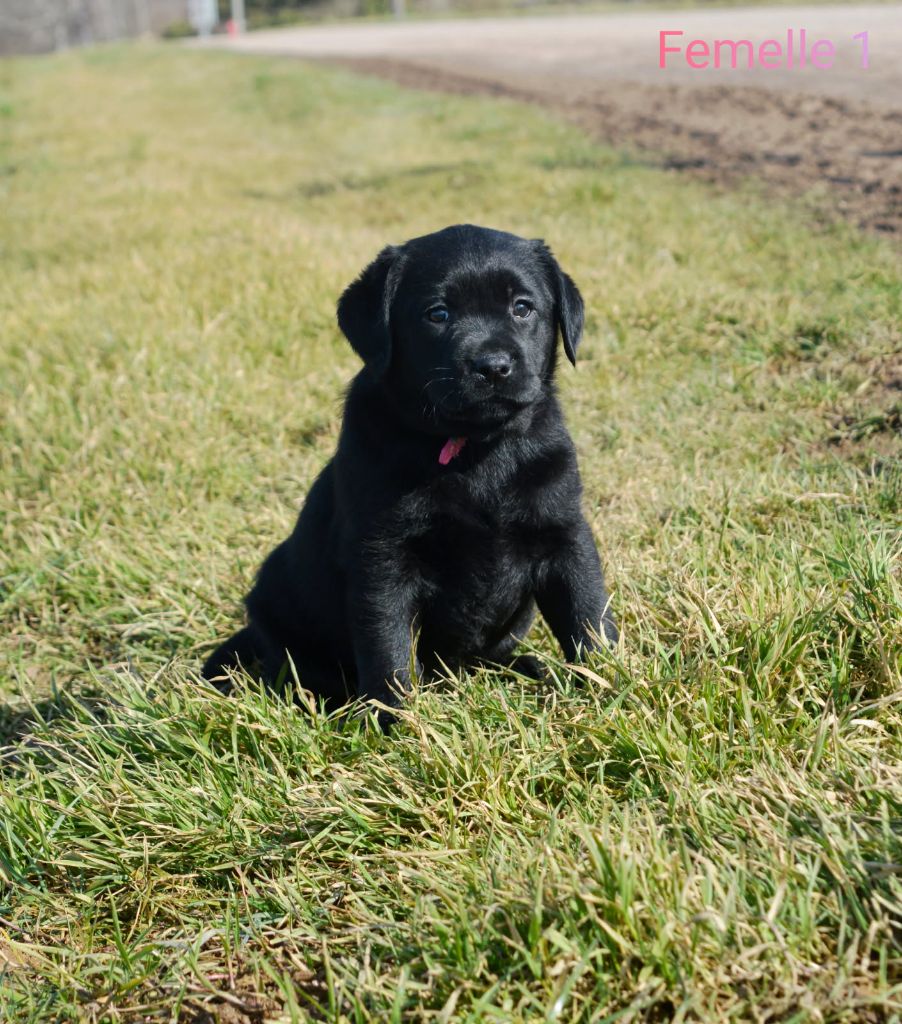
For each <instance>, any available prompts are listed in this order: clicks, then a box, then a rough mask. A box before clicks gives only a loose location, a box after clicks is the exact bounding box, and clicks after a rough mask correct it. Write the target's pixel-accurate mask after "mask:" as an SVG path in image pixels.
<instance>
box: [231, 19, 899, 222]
mask: <svg viewBox="0 0 902 1024" xmlns="http://www.w3.org/2000/svg"><path fill="white" fill-rule="evenodd" d="M803 28H804V29H805V30H806V34H807V40H808V43H809V52H810V46H811V45H812V44H813V42H814V41H816V40H818V39H827V40H829V41H831V42H832V43H833V44H834V46H835V49H836V55H835V66H834V67H832V68H830V69H829V70H818V69H815V68H813V67H812V66H811V63H810V57H809V60H808V63H807V65H806V66H805V67H804V68H799V67H798V57H797V58H796V61H795V66H794V67H793V68H791V69H789V68H785V67H784V68H781V69H762V68H760V67H756V68H753V69H752V70H748V69H742V70H733V69H730V68H728V67H723V68H720V69H714V68H708V69H706V70H692V69H690V68H689V67H688V66H687V64H686V62H685V58H684V57H682V55H680V54H676V55H673V56H671V57H669V58H668V66H667V68H665V69H661V68H660V67H659V66H658V63H659V33H660V32H661V31H662V30H674V31H683V32H684V36H683V37H682V41H683V44H684V47H685V45H686V44H687V43H688V42H689V41H690V40H692V39H704V40H706V41H707V42H708V43H709V45H710V44H713V41H714V40H715V39H733V40H738V39H748V40H750V41H751V42H752V43H753V44H754V45H755V47H757V46H758V44H760V43H761V42H763V41H764V40H766V39H777V40H779V41H781V42H782V43H783V44H784V46H785V40H786V38H787V30H789V29H792V30H793V33H794V36H793V38H794V41H795V42H796V45H797V44H798V40H799V30H800V29H803ZM862 32H867V33H868V50H869V53H868V67H867V69H864V68H862V66H861V63H862V48H861V46H862V44H861V42H860V41H856V40H854V39H853V37H854V36H855V35H857V34H859V33H862ZM677 39H678V37H671V38H670V39H669V42H671V43H673V42H675V41H676V40H677ZM211 45H216V46H226V47H229V48H232V49H235V50H239V51H246V52H256V53H273V54H284V55H296V56H302V57H306V58H314V59H324V60H330V61H335V62H338V63H341V64H343V65H345V66H349V67H353V68H355V69H357V70H360V71H364V72H368V73H371V74H376V75H380V76H382V77H387V78H390V79H392V80H394V81H397V82H400V83H402V84H404V85H410V86H415V87H418V88H431V89H439V90H443V91H450V92H463V93H490V94H496V95H510V96H513V97H516V98H519V99H525V100H529V101H531V102H536V103H539V104H541V105H543V106H546V107H550V108H552V109H554V110H556V111H559V112H560V113H562V114H564V115H565V116H566V117H568V118H571V119H573V120H575V121H577V122H579V123H580V124H583V125H584V126H585V127H586V128H588V129H589V130H591V131H592V132H594V133H595V134H596V135H598V137H599V138H601V139H603V140H605V141H607V142H610V143H611V144H613V145H616V146H620V147H625V148H627V149H631V150H633V151H636V152H639V153H641V154H643V156H644V157H645V158H646V159H648V160H651V161H652V162H655V163H660V164H663V165H664V166H667V167H672V168H674V169H678V170H681V171H687V172H690V173H692V174H694V175H697V176H701V177H703V178H705V179H707V180H710V181H715V182H723V183H727V184H735V183H738V182H741V181H742V180H744V179H747V178H753V179H756V180H758V181H761V182H764V183H765V184H766V185H767V186H768V187H770V188H772V189H773V190H774V191H776V192H777V193H779V194H790V195H799V194H804V193H809V192H810V191H811V190H812V189H814V190H815V196H817V195H820V197H821V201H820V203H819V204H818V205H819V207H820V208H821V209H827V210H830V211H835V210H838V211H839V212H840V213H841V214H842V215H843V216H845V217H847V218H849V219H851V220H852V221H854V222H855V223H857V224H860V225H862V226H863V227H867V228H870V229H872V230H876V231H882V232H889V233H896V234H902V5H900V4H887V5H881V6H835V7H821V8H819V7H774V8H753V9H746V8H736V9H732V10H715V11H687V12H682V11H669V12H649V11H644V12H635V13H628V14H595V15H578V16H577V15H573V16H555V17H518V18H491V19H479V20H476V21H472V20H470V21H467V20H449V21H428V22H410V23H402V24H397V25H396V24H384V23H383V24H365V25H330V26H319V27H305V28H292V29H281V30H274V31H267V32H258V33H253V34H251V35H248V36H245V37H244V38H241V39H237V40H227V39H216V40H214V41H213V43H212V44H211Z"/></svg>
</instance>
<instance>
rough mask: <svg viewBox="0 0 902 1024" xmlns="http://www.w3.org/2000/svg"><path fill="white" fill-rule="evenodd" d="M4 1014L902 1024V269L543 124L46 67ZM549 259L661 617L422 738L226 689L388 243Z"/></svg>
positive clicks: (5, 553) (5, 632)
mask: <svg viewBox="0 0 902 1024" xmlns="http://www.w3.org/2000/svg"><path fill="white" fill-rule="evenodd" d="M0 209H2V218H0V247H2V250H0V252H2V267H3V272H2V275H0V338H2V346H0V429H2V437H0V441H2V444H0V610H2V611H0V614H2V623H3V628H2V630H0V672H2V679H0V695H2V707H0V743H3V744H5V747H4V749H3V751H2V758H0V1019H3V1020H9V1021H14V1022H16V1024H19V1022H28V1024H32V1022H35V1024H36V1022H42V1024H43V1022H48V1024H49V1022H66V1021H82V1020H84V1021H117V1022H118V1021H123V1022H137V1021H167V1020H172V1021H175V1020H179V1021H193V1022H197V1024H201V1022H207V1024H212V1022H222V1024H239V1022H242V1024H245V1022H246V1024H259V1022H262V1021H305V1020H326V1021H334V1022H338V1021H347V1022H354V1024H359V1022H363V1021H374V1022H382V1021H398V1022H401V1021H411V1022H414V1021H415V1022H427V1021H428V1022H435V1024H439V1022H463V1021H467V1022H476V1021H496V1022H517V1021H561V1022H576V1021H580V1022H589V1021H594V1022H602V1021H618V1022H623V1024H628V1022H632V1021H669V1020H677V1021H710V1022H720V1021H725V1020H728V1019H731V1020H736V1021H762V1022H763V1021H770V1020H779V1021H798V1022H801V1021H818V1022H829V1021H850V1022H852V1021H854V1022H860V1021H863V1022H881V1021H887V1022H889V1021H898V1020H900V1015H902V945H900V937H902V910H900V907H902V760H900V757H902V572H900V567H902V540H900V537H902V530H900V527H902V460H900V454H902V441H900V433H899V431H900V421H902V419H900V418H902V390H900V388H902V357H900V351H902V260H900V256H899V252H898V249H893V248H892V247H891V245H890V244H889V243H886V242H879V241H877V240H874V239H870V238H866V237H863V236H861V235H858V234H856V233H855V232H854V231H853V230H852V229H850V228H846V227H843V226H824V225H823V224H817V223H814V222H812V221H810V220H809V219H808V217H807V214H806V207H805V205H804V204H802V205H799V206H796V207H793V208H788V207H785V206H777V205H773V204H770V203H767V202H766V201H765V200H764V199H763V198H762V197H761V196H759V195H758V194H756V192H755V190H754V189H753V188H752V187H749V188H747V189H744V190H742V191H740V192H738V193H730V194H719V193H715V192H712V191H710V190H706V189H705V188H704V187H702V186H701V185H698V184H693V183H687V182H686V181H684V180H682V179H681V178H679V177H676V176H673V175H668V174H666V173H663V172H659V171H656V170H654V169H651V168H648V167H643V166H641V165H640V164H638V163H636V162H634V161H631V160H629V159H628V158H626V157H623V156H621V155H619V154H617V153H615V152H611V151H609V150H605V149H603V148H600V147H598V146H596V145H595V144H593V143H592V142H591V141H589V140H587V139H586V138H584V137H583V136H582V135H581V134H580V133H579V132H578V131H577V130H576V129H574V128H572V127H569V126H565V125H563V124H559V123H557V122H555V121H554V120H553V119H551V118H550V117H549V116H547V115H545V114H542V113H540V112H537V111H535V110H533V109H530V108H528V107H524V106H521V105H518V104H516V103H513V102H500V101H491V100H481V99H464V98H449V97H437V96H433V95H427V94H417V93H413V92H402V91H400V90H399V89H397V88H395V87H393V86H391V85H388V84H386V83H384V82H376V81H368V80H365V79H360V78H355V77H353V76H351V75H349V74H346V73H343V72H338V71H333V70H328V69H323V68H315V69H314V68H312V67H309V66H305V65H303V64H301V63H296V62H289V61H279V60H267V59H251V58H236V57H232V56H229V55H222V54H200V53H192V52H188V51H181V50H174V49H165V48H162V47H153V46H150V45H147V46H132V47H126V46H123V47H113V48H109V49H100V50H95V51H87V52H83V53H72V54H68V55H64V56H55V57H52V58H45V59H36V60H27V61H15V62H6V63H5V64H2V65H0ZM458 221H473V222H476V223H484V224H488V225H491V226H495V227H502V228H505V229H508V230H512V231H515V232H517V233H521V234H526V235H530V236H542V237H544V238H546V239H547V240H548V242H549V243H550V244H551V245H552V247H553V248H554V249H555V251H556V252H557V254H558V255H559V257H560V259H561V262H562V263H563V265H564V266H565V267H566V268H567V269H568V270H570V272H571V273H572V274H573V276H574V277H575V278H576V280H577V282H578V283H579V285H580V286H581V288H582V290H583V292H584V295H585V297H586V300H587V306H588V310H589V315H588V330H587V336H586V339H585V342H584V346H583V349H582V351H581V354H582V359H581V361H580V363H579V365H578V367H577V369H576V370H572V369H571V368H570V367H569V366H567V365H564V366H563V367H562V369H561V374H560V376H561V391H562V396H563V401H564V405H565V408H566V410H567V413H568V419H569V423H570V426H571V429H572V432H573V435H574V438H575V440H576V444H577V447H578V449H579V452H580V457H581V462H582V468H583V475H584V480H585V485H586V497H585V504H586V511H587V513H588V515H589V518H590V520H591V522H592V524H593V527H594V529H595V531H596V535H597V539H598V544H599V547H600V549H601V551H602V554H603V558H604V561H605V564H606V566H607V570H608V576H609V580H610V583H611V587H612V591H613V599H614V604H615V609H616V613H617V615H618V617H619V618H620V620H621V623H622V626H623V640H622V644H621V647H620V649H619V650H618V651H616V652H614V653H611V654H604V655H598V656H597V657H595V658H594V660H593V661H591V662H590V663H589V665H588V667H587V668H586V669H585V670H584V671H581V672H575V671H573V670H571V669H570V668H569V667H568V666H566V665H565V664H562V663H561V662H560V660H559V655H558V652H557V651H556V650H555V648H554V646H553V644H552V643H551V641H550V639H549V636H548V634H547V632H546V631H545V629H544V628H543V627H541V626H540V627H539V628H537V629H536V630H535V631H534V633H533V634H532V636H531V638H530V643H531V644H532V645H534V647H535V649H536V650H537V651H538V652H539V654H540V655H541V656H542V657H544V658H545V659H546V661H547V664H548V667H549V670H550V673H551V680H550V681H549V682H548V683H547V684H543V685H539V684H536V683H533V682H529V681H526V680H524V679H520V678H516V677H514V676H512V675H509V674H504V673H493V672H488V671H481V672H478V673H474V674H473V675H469V676H466V677H464V678H459V679H453V680H446V681H444V682H443V683H442V684H440V685H433V686H428V687H427V686H423V687H421V688H420V690H419V692H418V693H417V694H416V696H415V698H414V699H413V700H412V701H411V703H410V705H409V709H408V711H407V712H405V713H404V719H403V723H402V724H401V726H400V727H399V728H398V729H397V730H396V731H395V732H394V733H393V734H392V735H391V736H389V737H385V736H383V735H381V734H380V733H379V732H378V731H377V730H376V729H374V728H373V727H372V723H371V722H368V721H367V720H366V719H361V718H356V719H344V720H338V719H333V720H329V719H326V718H325V717H323V716H322V715H321V714H317V713H315V711H314V712H307V711H304V710H302V709H300V708H298V707H296V706H293V705H291V704H288V703H285V702H283V701H282V700H281V699H279V698H277V697H274V696H270V695H267V694H266V693H263V692H260V691H259V690H258V689H257V688H255V687H254V685H253V684H251V683H250V682H248V684H247V685H246V686H245V687H244V688H243V689H242V690H241V691H240V692H239V694H238V695H237V696H236V697H232V698H225V697H221V696H219V695H218V694H217V693H215V692H213V691H212V690H211V689H210V688H209V687H208V686H206V685H205V684H204V683H202V682H201V681H200V680H199V679H198V668H199V663H200V660H201V658H202V656H203V653H204V652H205V651H207V650H209V649H210V647H211V646H212V645H213V643H214V642H215V641H216V639H217V638H222V637H223V636H224V635H226V633H227V632H229V631H230V630H232V629H233V628H234V627H235V626H236V625H237V623H238V622H239V621H240V616H241V607H240V601H241V597H242V594H243V593H244V591H245V590H246V588H247V586H248V584H249V583H250V581H251V579H252V576H253V572H254V569H255V567H256V565H257V564H258V562H259V560H260V558H261V556H262V555H263V554H264V553H265V552H266V551H268V550H269V548H270V547H271V546H272V545H273V544H274V543H275V542H276V541H278V540H280V539H281V538H282V537H283V536H284V534H285V532H286V530H288V529H289V527H290V525H291V523H292V521H293V519H294V516H295V514H296V510H297V507H298V505H299V503H300V502H301V501H302V499H303V497H304V494H305V492H306V490H307V488H308V487H309V485H310V484H311V482H312V480H313V479H314V476H315V474H316V473H317V471H318V469H319V468H320V467H321V466H322V464H323V463H324V461H325V460H326V459H327V458H328V457H329V454H330V452H331V450H332V448H333V446H334V443H335V439H336V433H337V429H338V424H339V419H340V405H341V396H342V392H343V388H344V386H345V384H346V382H347V381H348V380H349V378H350V377H351V375H352V374H353V373H354V372H355V371H356V368H357V361H356V358H355V356H354V354H353V353H352V352H351V350H350V348H349V347H348V346H347V344H346V343H345V342H343V340H342V339H341V337H340V336H339V334H338V332H337V330H336V327H335V321H334V304H335V300H336V298H337V296H338V294H339V292H340V291H341V289H342V288H343V287H344V285H345V284H347V283H348V281H350V280H351V279H352V277H353V276H354V275H355V274H356V273H357V272H358V270H359V269H360V268H361V267H362V266H363V265H364V264H365V263H366V262H367V261H368V260H369V259H370V258H371V257H372V256H373V255H374V254H375V253H376V252H377V250H378V249H379V248H380V247H381V246H382V245H383V244H385V243H386V242H389V241H401V240H403V239H405V238H407V237H410V236H412V235H416V234H420V233H424V232H427V231H429V230H432V229H435V228H438V227H441V226H443V225H445V224H448V223H453V222H458Z"/></svg>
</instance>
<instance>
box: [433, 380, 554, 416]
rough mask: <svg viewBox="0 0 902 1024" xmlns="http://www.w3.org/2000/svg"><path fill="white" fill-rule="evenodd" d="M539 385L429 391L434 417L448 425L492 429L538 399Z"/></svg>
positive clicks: (465, 387) (468, 387) (458, 387)
mask: <svg viewBox="0 0 902 1024" xmlns="http://www.w3.org/2000/svg"><path fill="white" fill-rule="evenodd" d="M539 393H540V387H539V382H538V381H535V382H529V383H527V384H526V385H525V386H519V387H516V388H510V389H504V390H503V391H502V390H499V389H496V388H493V387H491V386H485V387H481V388H480V387H479V386H473V385H470V386H460V385H457V386H454V387H450V388H446V389H442V390H439V389H438V388H436V389H435V392H433V389H432V388H430V389H429V397H430V399H431V401H432V404H433V407H434V408H435V411H436V414H437V416H438V417H440V418H441V420H442V421H443V422H445V423H447V424H449V425H452V426H455V427H460V428H464V427H466V426H468V425H474V426H492V425H498V424H501V423H504V422H505V421H506V420H509V419H510V418H511V417H512V416H514V415H516V414H517V413H518V412H519V411H520V410H521V409H524V408H526V406H528V405H532V403H533V402H534V401H536V399H537V398H538V397H539Z"/></svg>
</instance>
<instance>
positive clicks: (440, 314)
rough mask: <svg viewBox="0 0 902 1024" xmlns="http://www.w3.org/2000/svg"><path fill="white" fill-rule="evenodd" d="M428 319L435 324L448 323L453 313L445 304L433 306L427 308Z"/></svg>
mask: <svg viewBox="0 0 902 1024" xmlns="http://www.w3.org/2000/svg"><path fill="white" fill-rule="evenodd" d="M426 319H427V320H429V321H430V323H433V324H446V323H447V322H448V321H449V320H450V319H451V314H450V313H449V312H448V310H447V308H446V307H445V306H433V307H432V308H431V309H427V310H426Z"/></svg>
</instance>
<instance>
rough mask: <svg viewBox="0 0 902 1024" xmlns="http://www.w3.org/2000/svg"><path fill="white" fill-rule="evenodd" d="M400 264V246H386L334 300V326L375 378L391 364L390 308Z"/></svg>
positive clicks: (395, 289)
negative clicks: (336, 300) (336, 317)
mask: <svg viewBox="0 0 902 1024" xmlns="http://www.w3.org/2000/svg"><path fill="white" fill-rule="evenodd" d="M401 262H402V259H401V248H400V246H397V245H387V246H386V247H385V248H384V249H383V250H382V252H380V253H379V255H378V256H377V257H376V258H375V259H374V260H373V262H372V263H371V264H370V265H369V266H368V267H367V268H366V270H364V271H363V273H362V274H361V275H360V277H358V278H357V280H356V281H354V282H353V283H352V284H350V285H348V287H347V288H346V289H345V290H344V293H343V294H342V296H341V298H340V299H339V300H338V326H339V327H340V328H341V330H342V333H343V334H344V336H345V337H346V338H347V339H348V341H349V342H350V343H351V347H352V348H353V349H354V351H355V352H356V353H357V355H359V356H360V358H361V359H362V360H363V361H364V363H366V365H367V366H368V367H369V368H370V370H371V371H372V372H373V373H374V374H375V375H376V376H377V377H378V376H381V375H382V374H383V373H385V371H386V370H387V369H388V366H389V363H390V362H391V304H392V300H393V299H394V297H395V292H396V291H397V288H398V281H399V280H400V277H401Z"/></svg>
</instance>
